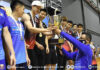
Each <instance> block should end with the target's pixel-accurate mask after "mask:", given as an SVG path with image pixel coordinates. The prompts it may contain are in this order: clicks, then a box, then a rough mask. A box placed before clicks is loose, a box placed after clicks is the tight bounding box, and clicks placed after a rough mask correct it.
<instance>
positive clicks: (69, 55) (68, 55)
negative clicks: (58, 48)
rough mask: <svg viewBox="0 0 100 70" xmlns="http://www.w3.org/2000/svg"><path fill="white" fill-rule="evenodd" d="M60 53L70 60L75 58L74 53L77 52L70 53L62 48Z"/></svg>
mask: <svg viewBox="0 0 100 70" xmlns="http://www.w3.org/2000/svg"><path fill="white" fill-rule="evenodd" d="M62 52H63V54H64V55H65V56H66V57H68V58H70V59H73V58H75V56H76V53H77V52H73V53H70V52H68V51H66V50H65V49H64V48H62Z"/></svg>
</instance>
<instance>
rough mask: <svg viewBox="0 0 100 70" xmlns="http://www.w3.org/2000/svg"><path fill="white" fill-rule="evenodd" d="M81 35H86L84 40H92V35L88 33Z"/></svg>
mask: <svg viewBox="0 0 100 70" xmlns="http://www.w3.org/2000/svg"><path fill="white" fill-rule="evenodd" d="M82 34H85V35H86V39H87V40H88V41H89V42H91V40H92V35H91V34H90V33H86V32H83V33H82Z"/></svg>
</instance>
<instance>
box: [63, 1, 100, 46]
mask: <svg viewBox="0 0 100 70" xmlns="http://www.w3.org/2000/svg"><path fill="white" fill-rule="evenodd" d="M83 7H84V15H85V25H86V29H89V30H91V31H93V32H96V33H97V34H100V20H99V15H98V13H97V12H96V11H94V10H93V9H92V8H91V7H90V6H89V5H88V4H87V3H86V2H85V1H83ZM62 15H66V16H67V17H68V19H71V20H73V22H75V23H82V24H83V17H82V8H81V0H63V11H62ZM92 37H93V41H94V42H95V44H97V45H99V46H100V36H97V35H96V34H95V35H94V34H93V33H92Z"/></svg>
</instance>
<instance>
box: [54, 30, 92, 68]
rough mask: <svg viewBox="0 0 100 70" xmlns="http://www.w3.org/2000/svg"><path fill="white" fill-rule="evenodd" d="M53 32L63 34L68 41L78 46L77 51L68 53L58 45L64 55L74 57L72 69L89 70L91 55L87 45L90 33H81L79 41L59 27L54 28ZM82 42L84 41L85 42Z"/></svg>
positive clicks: (89, 40)
mask: <svg viewBox="0 0 100 70" xmlns="http://www.w3.org/2000/svg"><path fill="white" fill-rule="evenodd" d="M55 32H56V33H57V34H60V35H61V36H63V37H64V38H65V39H67V40H68V41H70V42H71V43H72V44H73V45H74V46H75V47H76V48H78V51H76V52H73V53H70V52H68V51H66V50H65V49H64V48H62V47H60V49H61V50H62V52H63V53H64V55H65V56H66V57H69V58H70V59H75V66H74V70H90V69H91V68H90V65H91V64H92V55H93V54H92V49H91V48H90V45H89V44H90V42H91V35H90V34H88V33H83V34H82V36H81V38H80V41H79V40H77V39H75V38H74V37H72V36H71V35H69V34H68V33H65V32H63V31H61V30H59V29H55ZM82 42H84V43H85V44H84V43H82ZM89 68H90V69H89Z"/></svg>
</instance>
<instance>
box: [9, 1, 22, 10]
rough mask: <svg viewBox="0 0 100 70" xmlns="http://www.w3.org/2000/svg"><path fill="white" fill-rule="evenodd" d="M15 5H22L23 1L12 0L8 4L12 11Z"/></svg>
mask: <svg viewBox="0 0 100 70" xmlns="http://www.w3.org/2000/svg"><path fill="white" fill-rule="evenodd" d="M17 5H21V6H22V5H24V3H23V2H21V1H19V0H12V2H11V4H10V7H11V10H12V11H14V10H15V8H16V6H17Z"/></svg>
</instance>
